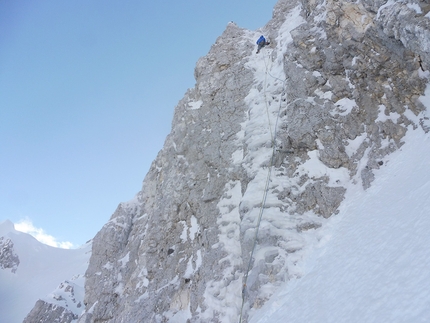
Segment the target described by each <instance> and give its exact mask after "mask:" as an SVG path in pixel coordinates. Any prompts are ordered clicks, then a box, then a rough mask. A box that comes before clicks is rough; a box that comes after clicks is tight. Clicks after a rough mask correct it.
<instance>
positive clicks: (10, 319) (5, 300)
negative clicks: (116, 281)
mask: <svg viewBox="0 0 430 323" xmlns="http://www.w3.org/2000/svg"><path fill="white" fill-rule="evenodd" d="M0 237H4V239H10V240H12V242H13V244H14V252H15V253H16V254H17V255H18V257H19V261H20V263H19V265H18V268H17V270H16V272H15V273H13V272H12V271H11V270H8V269H3V270H1V269H0V313H1V315H0V323H20V322H22V320H23V319H24V318H25V316H26V315H27V314H28V313H29V312H30V310H31V309H32V308H33V306H34V304H35V303H36V301H37V300H38V299H43V300H46V301H48V302H51V303H52V302H56V303H58V304H60V305H63V306H64V305H65V304H64V302H65V301H64V300H63V301H62V302H61V301H59V302H58V301H55V299H53V297H56V298H57V299H60V297H59V295H60V294H61V293H60V292H61V291H62V290H63V289H62V288H61V285H60V284H63V286H64V283H63V282H64V281H65V280H68V281H69V284H70V285H73V286H74V289H75V298H76V300H78V299H79V298H81V299H83V293H81V292H80V289H82V291H83V284H84V279H83V274H84V273H85V270H86V267H87V266H88V259H89V257H90V252H91V244H90V243H88V244H86V245H84V246H83V247H82V248H80V249H59V248H53V247H50V246H47V245H44V244H42V243H40V242H39V241H37V240H36V239H35V238H33V237H32V236H30V235H29V234H27V233H23V232H18V231H16V230H15V229H14V226H13V224H12V223H11V222H10V221H4V222H1V223H0ZM59 285H60V287H59ZM53 291H54V292H53ZM63 296H64V295H63ZM63 298H64V297H63ZM72 303H73V302H70V301H69V302H68V304H69V307H68V308H69V309H71V310H72V311H73V310H76V306H75V305H74V304H72ZM77 303H78V302H76V304H77ZM78 313H79V312H78Z"/></svg>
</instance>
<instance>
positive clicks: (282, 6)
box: [78, 0, 430, 323]
mask: <svg viewBox="0 0 430 323" xmlns="http://www.w3.org/2000/svg"><path fill="white" fill-rule="evenodd" d="M423 3H425V2H423V1H418V0H416V1H415V0H410V1H402V2H392V1H388V2H387V1H384V0H382V1H367V0H362V1H348V0H343V1H342V0H338V1H335V0H324V1H323V0H280V1H279V2H278V3H277V5H276V6H275V8H274V11H273V18H272V20H271V21H269V23H268V24H267V25H266V26H265V27H263V28H262V29H261V30H260V31H258V32H254V31H248V30H244V29H241V28H239V27H238V26H236V25H235V24H234V23H229V24H228V26H227V28H226V30H225V32H224V33H223V34H222V35H221V36H220V37H219V38H218V39H217V40H216V42H215V44H214V45H213V46H212V48H211V50H210V51H209V53H208V54H207V55H206V56H205V57H202V58H201V59H200V60H199V61H198V62H197V64H196V68H195V71H194V75H195V78H196V85H195V87H194V88H193V89H190V90H188V92H187V93H186V94H185V96H184V98H183V99H182V100H181V101H180V102H179V103H178V105H177V107H176V109H175V114H174V118H173V122H172V131H171V133H170V134H169V136H168V137H167V139H166V142H165V144H164V147H163V149H162V150H161V151H160V153H159V154H158V156H157V158H156V159H155V161H154V162H153V164H152V166H151V169H150V171H149V173H148V174H147V176H146V178H145V180H144V182H143V187H142V190H141V192H139V193H138V194H137V195H136V197H135V198H134V199H133V200H132V201H129V202H127V203H122V204H120V205H119V206H118V209H117V210H116V211H115V213H114V214H113V215H112V217H111V219H110V221H109V222H108V223H107V224H106V225H105V226H104V227H103V228H102V229H101V230H100V232H99V233H98V234H97V235H96V237H95V238H94V241H93V252H92V256H91V260H90V264H89V267H88V270H87V273H86V288H85V311H84V314H83V315H82V316H81V317H80V318H79V320H78V322H80V323H90V322H238V320H239V316H240V313H241V312H242V313H243V315H242V316H243V317H242V319H243V321H244V322H245V321H247V320H248V319H249V318H250V317H251V316H252V315H253V314H254V313H255V311H256V310H258V308H260V307H261V306H262V304H264V302H265V301H266V300H267V299H268V298H269V297H270V296H271V295H272V294H273V293H274V291H275V290H276V288H277V287H278V286H279V284H280V283H281V282H283V281H288V280H291V279H296V278H299V277H300V275H301V272H302V271H301V269H300V264H301V263H302V261H303V260H304V259H305V258H306V255H307V254H308V252H309V250H311V249H312V248H314V247H315V245H316V244H317V243H318V241H320V240H321V239H323V238H324V227H325V225H326V224H327V222H328V221H330V219H331V217H332V216H333V215H335V214H336V213H337V210H338V208H339V206H340V205H341V203H342V200H343V198H344V195H345V193H346V191H347V187H348V186H350V185H358V186H361V187H363V188H364V189H366V188H368V187H369V186H370V185H371V184H372V181H373V179H374V177H375V174H374V170H375V169H378V168H379V167H383V165H384V163H386V162H387V161H388V159H389V156H390V153H392V152H393V151H395V150H397V149H399V148H400V147H401V146H402V145H403V141H402V138H403V136H404V135H405V133H406V132H407V131H429V120H428V114H427V113H428V112H427V110H426V107H425V106H424V105H423V103H422V102H421V101H420V97H421V96H423V95H424V92H425V90H426V84H427V81H428V79H427V77H428V72H426V70H427V69H428V68H429V64H430V56H429V54H430V44H429V41H430V37H429V34H428V33H429V30H430V28H429V18H428V17H427V16H426V14H427V12H426V10H427V11H428V8H427V6H426V5H424V4H423ZM399 17H400V19H399ZM261 34H264V35H266V36H267V37H268V38H269V39H270V45H269V46H266V47H265V48H263V49H262V50H261V52H260V53H259V54H256V45H255V41H256V40H257V39H258V37H259V36H260V35H261ZM257 227H258V229H257ZM257 233H258V234H257ZM254 246H255V248H254ZM251 255H252V258H251ZM248 269H249V270H248ZM242 309H243V311H241V310H242Z"/></svg>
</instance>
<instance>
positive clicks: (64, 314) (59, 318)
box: [22, 300, 78, 323]
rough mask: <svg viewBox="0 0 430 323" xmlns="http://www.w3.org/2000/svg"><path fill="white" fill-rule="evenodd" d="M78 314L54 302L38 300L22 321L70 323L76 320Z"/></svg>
mask: <svg viewBox="0 0 430 323" xmlns="http://www.w3.org/2000/svg"><path fill="white" fill-rule="evenodd" d="M77 318H78V315H77V314H75V313H73V312H72V311H70V310H68V309H66V308H64V307H62V306H58V305H55V304H50V303H47V302H45V301H42V300H38V301H37V302H36V305H34V307H33V309H32V310H31V312H30V313H29V314H28V315H27V316H26V318H25V319H24V321H23V322H22V323H35V322H52V323H71V322H73V321H75V322H76V320H77Z"/></svg>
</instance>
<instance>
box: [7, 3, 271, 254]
mask: <svg viewBox="0 0 430 323" xmlns="http://www.w3.org/2000/svg"><path fill="white" fill-rule="evenodd" d="M276 2H277V1H276V0H270V1H264V2H263V1H257V0H248V1H239V0H228V1H227V0H221V1H220V0H218V1H202V0H199V1H197V0H187V1H165V0H163V1H151V2H150V1H135V0H130V1H112V0H103V1H102V0H94V1H88V0H73V1H58V0H44V1H34V0H28V1H26V0H14V1H0V221H2V220H5V219H10V220H11V221H12V222H14V223H21V226H27V229H26V230H27V231H31V230H32V229H31V227H33V229H34V230H36V229H37V230H38V232H39V233H40V234H41V235H42V236H43V235H45V236H50V239H51V240H52V239H54V241H55V242H58V243H60V242H70V243H71V244H73V245H74V246H77V245H81V244H83V243H85V242H86V241H87V240H89V239H91V238H92V237H93V236H94V235H95V234H96V233H97V231H98V230H100V228H101V227H102V226H103V224H104V223H106V222H107V221H108V220H109V218H110V216H111V215H112V213H113V212H114V211H115V209H116V207H117V205H118V204H119V203H120V202H123V201H127V200H129V199H131V198H133V196H134V195H135V194H136V193H137V192H138V191H139V190H140V189H141V184H142V181H143V179H144V177H145V175H146V173H147V171H148V169H149V167H150V164H151V162H152V161H153V160H154V158H155V157H156V155H157V153H158V151H159V150H160V149H161V148H162V146H163V143H164V140H165V137H166V136H167V134H168V133H169V131H170V127H171V120H172V117H173V111H174V107H175V106H176V104H177V102H178V101H179V100H180V99H181V98H182V97H183V95H184V93H185V92H186V90H187V89H188V88H191V87H193V86H194V84H195V80H194V66H195V63H196V62H197V60H198V58H199V57H201V56H204V55H205V54H206V53H207V52H208V50H209V49H210V46H211V45H212V44H213V43H214V42H215V40H216V38H217V37H218V36H219V35H221V33H222V32H223V31H224V29H225V27H226V25H227V23H228V22H229V21H234V22H236V23H237V24H238V25H239V26H240V27H244V28H248V29H251V30H256V29H258V28H260V27H262V26H263V25H264V24H265V23H267V22H268V21H269V19H270V18H271V15H272V8H273V6H274V5H275V3H276ZM23 230H24V229H23ZM51 244H52V243H51ZM63 246H64V244H63Z"/></svg>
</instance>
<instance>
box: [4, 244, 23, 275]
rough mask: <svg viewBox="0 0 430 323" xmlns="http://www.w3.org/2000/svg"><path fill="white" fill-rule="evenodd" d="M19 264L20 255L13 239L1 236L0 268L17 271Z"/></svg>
mask: <svg viewBox="0 0 430 323" xmlns="http://www.w3.org/2000/svg"><path fill="white" fill-rule="evenodd" d="M18 266H19V257H18V255H17V254H16V253H15V251H14V248H13V242H12V240H11V239H6V238H5V237H0V269H10V271H11V272H12V273H16V271H17V269H18Z"/></svg>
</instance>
